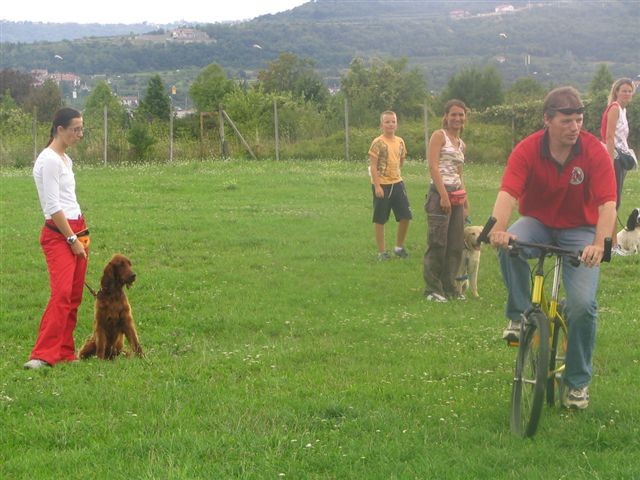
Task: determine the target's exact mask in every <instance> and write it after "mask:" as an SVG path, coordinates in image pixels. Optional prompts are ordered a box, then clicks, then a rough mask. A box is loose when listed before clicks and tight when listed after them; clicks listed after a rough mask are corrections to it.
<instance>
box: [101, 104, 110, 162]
mask: <svg viewBox="0 0 640 480" xmlns="http://www.w3.org/2000/svg"><path fill="white" fill-rule="evenodd" d="M103 113H104V116H103V124H104V149H103V152H102V156H103V162H104V165H105V167H106V166H107V144H108V141H109V137H108V133H107V132H108V131H109V128H108V127H109V124H108V123H107V117H108V108H107V105H106V104H105V105H104V109H103Z"/></svg>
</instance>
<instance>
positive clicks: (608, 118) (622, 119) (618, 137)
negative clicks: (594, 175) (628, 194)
mask: <svg viewBox="0 0 640 480" xmlns="http://www.w3.org/2000/svg"><path fill="white" fill-rule="evenodd" d="M633 90H634V88H633V82H632V81H631V79H630V78H620V79H618V80H616V81H615V82H614V83H613V86H612V87H611V92H610V93H609V100H608V105H607V108H606V109H605V111H604V113H603V114H602V121H601V123H600V137H601V138H600V140H602V142H603V143H604V144H605V145H606V147H607V152H609V156H610V157H611V161H612V162H613V169H614V171H615V174H616V191H617V195H618V198H617V200H616V211H617V210H618V208H620V200H621V198H622V185H623V184H624V177H625V176H626V174H627V171H626V170H625V169H624V168H623V167H622V165H620V161H619V160H618V158H617V154H616V149H619V150H622V151H623V152H628V151H629V145H628V144H627V138H628V137H629V123H628V122H627V105H629V102H631V99H632V98H633ZM611 238H612V240H613V249H612V252H613V253H614V254H616V255H626V254H627V252H626V251H624V250H623V249H622V248H620V246H619V245H618V242H617V239H616V228H615V225H614V229H613V232H611Z"/></svg>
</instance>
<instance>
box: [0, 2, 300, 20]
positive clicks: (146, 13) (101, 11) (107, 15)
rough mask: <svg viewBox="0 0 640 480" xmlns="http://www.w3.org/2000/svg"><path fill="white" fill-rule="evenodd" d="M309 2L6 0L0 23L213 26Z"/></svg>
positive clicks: (0, 14)
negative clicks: (6, 21)
mask: <svg viewBox="0 0 640 480" xmlns="http://www.w3.org/2000/svg"><path fill="white" fill-rule="evenodd" d="M307 1H308V0H174V1H169V0H154V1H149V0H61V1H58V0H6V1H3V2H2V8H0V19H1V20H10V21H14V22H15V21H32V22H50V23H65V22H74V23H142V22H149V23H172V22H177V21H180V20H185V21H187V22H199V23H214V22H222V21H229V20H246V19H250V18H255V17H257V16H260V15H265V14H268V13H278V12H282V11H285V10H289V9H292V8H294V7H297V6H298V5H302V4H303V3H306V2H307Z"/></svg>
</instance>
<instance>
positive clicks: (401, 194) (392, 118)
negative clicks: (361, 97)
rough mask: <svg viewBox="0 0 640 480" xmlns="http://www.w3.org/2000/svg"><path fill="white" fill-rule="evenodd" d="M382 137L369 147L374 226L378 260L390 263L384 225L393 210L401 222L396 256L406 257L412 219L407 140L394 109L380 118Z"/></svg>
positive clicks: (399, 223) (383, 113) (397, 236)
mask: <svg viewBox="0 0 640 480" xmlns="http://www.w3.org/2000/svg"><path fill="white" fill-rule="evenodd" d="M380 128H381V130H382V135H380V136H379V137H377V138H375V139H374V140H373V142H371V147H369V163H370V165H369V172H370V175H371V190H372V192H373V225H374V232H375V237H376V244H377V246H378V260H381V261H384V260H389V259H390V258H391V255H389V253H388V252H387V251H386V250H385V245H384V225H385V223H387V221H388V220H389V215H390V214H391V210H393V213H394V215H395V217H396V221H397V222H398V232H397V235H396V246H395V249H394V253H395V255H396V256H397V257H399V258H406V257H407V256H408V253H407V251H406V250H405V248H404V241H405V239H406V237H407V231H408V230H409V222H410V221H411V219H412V215H411V206H410V205H409V198H408V197H407V191H406V189H405V186H404V182H403V181H402V177H401V176H400V167H402V165H403V164H404V160H405V158H406V157H407V148H406V147H405V144H404V140H403V139H402V138H400V137H398V136H396V130H397V128H398V119H397V117H396V114H395V113H394V112H392V111H390V110H387V111H385V112H382V114H381V115H380Z"/></svg>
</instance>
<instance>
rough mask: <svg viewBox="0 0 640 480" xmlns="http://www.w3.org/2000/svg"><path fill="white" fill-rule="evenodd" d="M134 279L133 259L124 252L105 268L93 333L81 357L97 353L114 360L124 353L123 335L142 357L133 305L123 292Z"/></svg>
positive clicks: (81, 351) (82, 350)
mask: <svg viewBox="0 0 640 480" xmlns="http://www.w3.org/2000/svg"><path fill="white" fill-rule="evenodd" d="M135 279H136V274H135V273H134V271H133V270H131V261H130V260H129V259H128V258H127V257H125V256H124V255H121V254H119V253H117V254H115V255H114V256H113V257H112V258H111V260H110V261H109V263H108V264H107V266H106V267H105V268H104V273H103V274H102V279H101V280H100V291H99V292H98V293H97V295H96V306H95V315H94V320H93V333H92V334H91V337H89V339H87V341H86V342H85V344H84V346H83V347H82V349H81V350H80V353H79V354H78V356H79V357H80V358H89V357H91V356H93V355H96V356H97V357H98V358H101V359H108V360H111V359H113V358H115V357H117V356H118V355H120V353H122V352H123V350H122V349H123V346H124V337H127V341H128V342H129V347H131V349H132V350H133V352H134V353H135V354H136V355H138V356H139V357H141V356H142V347H141V346H140V342H139V341H138V332H136V326H135V324H134V323H133V317H132V316H131V306H130V305H129V301H128V300H127V296H126V295H125V293H124V286H125V285H126V286H127V288H129V287H130V286H131V284H132V283H133V282H134V281H135ZM127 355H128V354H127Z"/></svg>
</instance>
